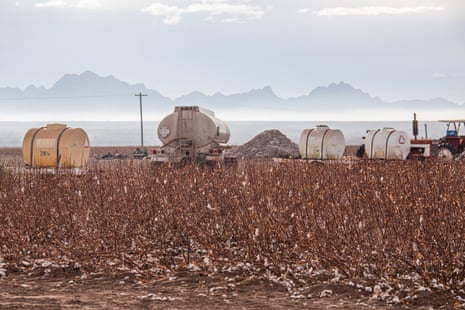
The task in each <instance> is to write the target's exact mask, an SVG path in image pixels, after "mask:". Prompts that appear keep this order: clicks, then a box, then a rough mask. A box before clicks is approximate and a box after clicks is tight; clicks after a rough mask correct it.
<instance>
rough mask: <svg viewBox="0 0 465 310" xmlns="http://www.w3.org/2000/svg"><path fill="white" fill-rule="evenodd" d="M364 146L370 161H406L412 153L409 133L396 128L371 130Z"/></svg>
mask: <svg viewBox="0 0 465 310" xmlns="http://www.w3.org/2000/svg"><path fill="white" fill-rule="evenodd" d="M364 145H365V153H366V155H367V157H368V158H369V159H400V160H405V159H407V156H408V154H409V152H410V139H409V137H408V135H407V133H406V132H405V131H399V130H396V129H394V128H382V129H377V130H369V131H368V134H367V136H366V138H365V143H364Z"/></svg>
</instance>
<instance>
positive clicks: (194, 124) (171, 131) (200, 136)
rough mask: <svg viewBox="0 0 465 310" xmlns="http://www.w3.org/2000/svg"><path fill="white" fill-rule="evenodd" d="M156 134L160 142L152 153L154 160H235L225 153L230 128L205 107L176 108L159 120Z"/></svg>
mask: <svg viewBox="0 0 465 310" xmlns="http://www.w3.org/2000/svg"><path fill="white" fill-rule="evenodd" d="M157 133H158V138H159V139H160V141H161V142H162V143H163V145H162V146H161V148H160V149H159V150H156V151H154V154H152V155H151V160H152V161H153V162H172V163H182V162H186V161H197V162H200V163H207V164H216V163H219V162H225V163H231V162H233V163H235V158H234V157H232V156H226V157H225V154H224V151H225V149H226V148H227V147H228V146H227V145H226V143H227V142H228V140H229V136H230V132H229V127H228V126H227V125H226V123H225V122H223V121H222V120H220V119H219V118H217V117H215V113H213V112H212V111H210V110H207V109H205V108H202V107H199V106H177V107H175V108H174V112H173V113H171V114H169V115H167V116H165V118H163V119H162V120H161V121H160V124H159V125H158V130H157Z"/></svg>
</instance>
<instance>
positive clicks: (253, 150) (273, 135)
mask: <svg viewBox="0 0 465 310" xmlns="http://www.w3.org/2000/svg"><path fill="white" fill-rule="evenodd" d="M235 155H236V156H237V157H238V158H247V159H252V158H273V157H285V158H288V157H298V156H299V147H298V145H297V144H296V143H294V142H292V141H291V140H290V139H289V138H288V137H286V136H285V135H284V134H283V133H281V132H280V131H279V130H277V129H271V130H265V131H264V132H262V133H259V134H258V135H256V136H255V137H254V138H252V140H250V141H249V142H247V143H245V144H244V145H241V146H240V147H239V148H238V149H237V151H236V152H235Z"/></svg>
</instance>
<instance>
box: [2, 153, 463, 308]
mask: <svg viewBox="0 0 465 310" xmlns="http://www.w3.org/2000/svg"><path fill="white" fill-rule="evenodd" d="M464 175H465V166H464V165H463V163H462V162H459V161H450V162H440V161H425V162H420V161H407V162H390V161H379V162H378V161H359V162H354V163H352V164H350V165H348V164H337V163H336V164H327V165H313V164H309V163H302V162H287V163H279V164H278V163H273V162H268V161H262V162H254V161H250V162H245V163H242V164H241V165H240V166H239V167H238V168H234V169H232V168H224V169H223V168H216V169H206V168H202V167H199V166H197V165H187V166H184V167H168V166H152V165H150V163H149V162H145V161H112V162H111V163H108V162H94V163H93V164H92V165H91V166H90V167H89V169H88V171H87V172H86V173H80V174H76V173H73V172H69V173H66V172H65V173H56V174H47V173H35V172H34V171H31V172H29V173H17V172H14V171H11V170H8V169H1V170H0V178H1V183H0V227H1V230H0V245H1V248H0V276H5V275H6V274H8V270H11V269H14V268H16V269H31V268H32V266H37V265H40V266H42V264H44V262H46V264H47V267H49V266H53V265H55V266H74V267H76V266H77V267H76V268H80V269H82V270H86V271H88V272H118V271H130V272H134V273H139V274H166V273H169V272H171V271H175V270H180V269H186V270H193V271H198V270H201V271H205V272H208V273H222V272H234V271H238V270H240V271H244V272H248V273H250V274H252V275H254V276H259V277H264V278H266V279H268V280H270V281H274V282H276V283H280V284H281V285H283V286H284V287H286V289H287V290H288V291H289V293H290V297H292V298H300V297H299V296H303V295H302V294H301V293H300V291H299V289H302V287H304V286H305V283H308V281H312V280H311V279H314V277H317V276H318V275H321V274H325V275H326V276H328V277H330V278H331V281H334V282H338V283H339V282H340V283H347V284H349V285H352V286H354V287H357V288H359V289H361V290H364V291H367V292H369V293H370V294H371V295H372V296H373V298H378V299H380V300H386V301H387V302H392V303H406V304H408V303H410V302H412V301H413V300H414V299H415V296H416V294H417V293H418V292H421V291H422V290H445V291H448V292H453V294H455V296H456V298H457V300H458V301H459V302H460V301H462V300H463V299H462V298H464V297H465V291H464V290H463V287H464V284H465V266H464V262H465V257H464V255H465V180H464V178H463V176H464ZM325 294H330V292H325Z"/></svg>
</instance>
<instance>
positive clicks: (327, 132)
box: [299, 125, 346, 159]
mask: <svg viewBox="0 0 465 310" xmlns="http://www.w3.org/2000/svg"><path fill="white" fill-rule="evenodd" d="M345 147H346V142H345V138H344V134H343V133H342V131H340V130H339V129H330V128H329V127H328V126H326V125H318V126H316V127H315V128H312V129H304V130H303V131H302V133H301V134H300V143H299V151H300V156H302V158H304V159H341V158H342V156H343V155H344V151H345Z"/></svg>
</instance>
